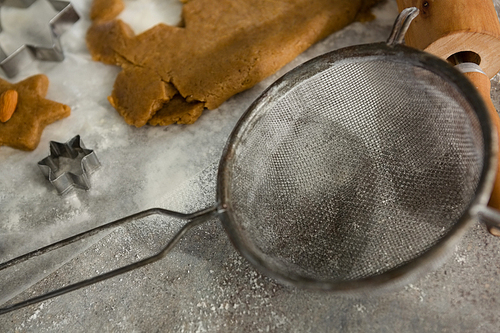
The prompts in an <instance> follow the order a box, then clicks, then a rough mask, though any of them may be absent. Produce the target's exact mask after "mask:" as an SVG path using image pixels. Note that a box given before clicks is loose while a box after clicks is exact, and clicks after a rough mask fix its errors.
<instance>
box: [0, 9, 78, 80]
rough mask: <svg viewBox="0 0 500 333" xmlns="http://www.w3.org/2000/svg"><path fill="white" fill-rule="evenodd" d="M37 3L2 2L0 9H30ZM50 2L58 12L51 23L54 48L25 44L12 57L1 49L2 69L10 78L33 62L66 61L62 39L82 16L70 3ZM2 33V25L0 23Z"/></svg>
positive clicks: (0, 64) (0, 60)
mask: <svg viewBox="0 0 500 333" xmlns="http://www.w3.org/2000/svg"><path fill="white" fill-rule="evenodd" d="M35 1H37V0H0V8H1V7H4V6H10V7H18V8H28V7H29V6H31V5H32V4H33V3H34V2H35ZM48 2H49V3H50V5H51V6H52V7H53V8H54V9H55V10H56V11H57V14H56V16H54V17H53V18H52V19H51V20H50V21H49V26H50V31H51V35H52V46H50V47H42V46H35V45H29V44H24V45H22V46H20V47H19V48H18V49H17V50H15V51H14V52H13V53H12V54H10V55H7V54H6V53H5V51H4V50H3V49H2V48H1V47H0V67H1V68H2V69H3V71H4V72H5V74H6V75H7V76H8V77H14V76H16V75H17V74H18V73H19V71H20V70H21V69H22V68H23V67H25V66H27V65H28V64H30V63H31V62H32V61H33V60H44V61H59V62H60V61H63V60H64V52H63V49H62V46H61V41H60V37H61V35H62V34H63V33H64V32H65V31H66V30H68V29H69V27H71V26H72V25H73V24H74V23H75V22H77V21H78V20H79V19H80V15H78V13H77V12H76V11H75V9H74V8H73V5H72V4H71V3H70V2H68V1H58V0H48ZM1 31H2V24H1V22H0V32H1Z"/></svg>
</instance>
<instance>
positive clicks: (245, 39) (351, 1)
mask: <svg viewBox="0 0 500 333" xmlns="http://www.w3.org/2000/svg"><path fill="white" fill-rule="evenodd" d="M379 1H380V0H289V1H270V0H244V1H235V0H190V1H183V2H185V4H184V6H183V11H182V23H181V24H180V26H177V27H175V26H168V25H165V24H158V25H156V26H154V27H153V28H151V29H149V30H147V31H145V32H143V33H141V34H139V35H135V34H134V32H133V31H132V29H131V28H130V27H129V26H128V25H127V24H126V23H124V22H123V21H121V20H119V19H116V16H117V15H118V14H119V12H120V11H121V10H122V8H123V3H122V1H121V0H94V2H93V5H92V9H91V17H92V19H93V23H92V25H91V26H90V28H89V30H88V32H87V45H88V48H89V50H90V53H91V54H92V57H93V59H94V60H98V61H102V62H104V63H107V64H112V65H118V66H121V67H122V69H123V70H122V71H121V72H120V73H119V75H118V76H117V78H116V81H115V84H114V87H113V91H112V93H111V96H109V101H110V103H111V104H112V105H113V107H114V108H115V109H116V110H117V111H118V112H119V113H120V114H121V115H122V116H123V118H124V119H125V121H126V122H127V123H128V124H131V125H134V126H137V127H140V126H143V125H145V124H147V123H148V122H149V123H150V124H152V125H169V124H172V123H179V124H191V123H193V122H195V121H196V120H197V119H198V117H199V116H200V115H201V113H202V110H203V109H204V108H208V109H214V108H216V107H218V106H219V105H220V104H221V103H222V102H224V101H225V100H227V99H228V98H229V97H231V96H233V95H235V94H236V93H239V92H241V91H243V90H246V89H248V88H250V87H252V86H253V85H255V84H256V83H258V82H259V81H261V80H263V79H264V78H266V77H267V76H269V75H271V74H273V73H275V72H276V71H277V70H279V69H280V68H281V67H282V66H284V65H285V64H287V63H288V62H290V61H291V60H293V59H294V58H295V57H296V56H297V55H299V54H300V53H301V52H303V51H304V50H306V49H307V48H308V47H309V46H311V45H312V44H314V43H316V42H317V41H319V40H320V39H322V38H324V37H326V36H328V35H329V34H331V33H332V32H334V31H337V30H339V29H341V28H343V27H345V26H346V25H348V24H349V23H351V22H353V21H354V20H356V19H357V18H358V17H359V15H364V14H366V13H367V12H368V11H369V9H370V8H371V7H372V6H373V5H374V4H375V3H377V2H379ZM103 8H105V10H104V9H103Z"/></svg>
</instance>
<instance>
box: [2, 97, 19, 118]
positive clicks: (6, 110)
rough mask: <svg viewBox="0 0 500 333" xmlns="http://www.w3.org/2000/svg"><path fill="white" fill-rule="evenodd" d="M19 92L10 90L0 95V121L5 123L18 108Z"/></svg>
mask: <svg viewBox="0 0 500 333" xmlns="http://www.w3.org/2000/svg"><path fill="white" fill-rule="evenodd" d="M17 97H18V94H17V91H15V90H12V89H9V90H6V91H4V92H3V93H2V94H1V95H0V121H1V122H3V123H5V122H6V121H8V120H9V119H10V117H12V114H13V113H14V111H15V110H16V107H17Z"/></svg>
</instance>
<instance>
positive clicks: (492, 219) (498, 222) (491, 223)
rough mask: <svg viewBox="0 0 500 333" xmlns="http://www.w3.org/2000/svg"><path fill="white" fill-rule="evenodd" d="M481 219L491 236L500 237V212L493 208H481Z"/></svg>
mask: <svg viewBox="0 0 500 333" xmlns="http://www.w3.org/2000/svg"><path fill="white" fill-rule="evenodd" d="M479 219H480V221H481V222H482V223H483V224H484V225H485V226H486V228H487V229H488V231H489V232H490V234H492V235H493V236H499V237H500V212H499V211H498V210H496V209H494V208H491V207H481V210H480V211H479Z"/></svg>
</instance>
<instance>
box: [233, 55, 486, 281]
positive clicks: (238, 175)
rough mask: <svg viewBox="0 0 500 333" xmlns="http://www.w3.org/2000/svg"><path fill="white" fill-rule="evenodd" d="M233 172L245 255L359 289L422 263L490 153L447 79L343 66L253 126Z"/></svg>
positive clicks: (303, 86)
mask: <svg viewBox="0 0 500 333" xmlns="http://www.w3.org/2000/svg"><path fill="white" fill-rule="evenodd" d="M257 118H258V120H257V121H256V122H255V124H254V126H253V128H252V129H251V131H246V134H245V135H244V136H243V137H242V138H240V141H239V142H238V145H237V149H236V154H235V156H234V158H233V159H232V162H231V163H230V164H229V165H228V169H229V171H228V173H229V182H228V184H229V187H228V189H227V191H226V192H227V196H228V198H230V199H229V201H230V210H231V216H232V219H233V222H234V223H235V225H236V228H237V229H238V232H239V233H240V234H241V235H242V237H243V242H244V243H246V244H245V246H246V247H249V248H252V249H253V250H254V251H256V252H257V254H258V256H259V257H261V259H263V260H265V261H266V262H268V263H272V264H273V265H275V266H276V267H277V269H278V270H279V271H280V272H281V273H282V274H285V275H286V274H300V275H302V276H305V277H309V278H313V279H320V280H325V279H326V280H354V279H359V278H363V277H369V276H373V275H377V274H380V273H383V272H385V271H387V270H390V269H392V268H395V267H398V266H400V265H402V264H404V263H406V262H409V261H411V260H412V259H414V258H416V257H418V256H419V255H421V254H422V253H423V252H425V251H426V250H428V249H429V248H430V247H431V246H432V245H433V244H435V243H436V242H438V241H439V240H440V239H441V238H442V237H443V236H444V235H445V234H446V233H447V232H448V231H449V230H450V228H452V227H453V226H454V224H455V223H456V222H457V221H458V220H459V219H460V217H461V216H462V214H463V213H464V211H465V210H466V209H467V206H468V205H469V204H470V202H471V201H472V199H473V198H474V195H475V193H474V192H475V190H476V187H477V185H478V181H479V178H480V173H481V170H482V158H483V153H484V148H483V142H482V139H481V132H480V128H479V124H478V121H477V119H476V118H475V115H474V112H473V110H472V109H471V107H470V105H469V104H467V103H466V101H465V100H464V98H463V97H462V96H461V94H460V92H458V91H457V90H456V88H455V87H454V86H453V85H452V84H450V83H449V82H447V81H445V80H443V79H442V78H441V77H440V76H438V75H436V74H434V73H432V72H430V71H429V70H426V69H424V68H422V67H418V66H414V65H411V64H408V63H404V62H390V61H389V60H384V59H383V58H377V59H371V58H369V59H367V60H361V59H358V60H355V61H352V62H349V61H345V62H342V63H340V64H337V65H334V66H332V67H331V68H329V69H327V70H324V71H322V72H320V73H319V74H316V75H314V76H313V77H311V78H308V79H307V80H305V81H303V82H301V83H300V84H297V85H295V87H294V88H292V89H291V90H290V91H288V92H287V93H286V94H284V95H283V96H281V97H280V98H279V99H278V100H277V101H275V102H272V103H269V105H267V106H266V108H265V110H261V112H260V114H259V115H258V116H257Z"/></svg>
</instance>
